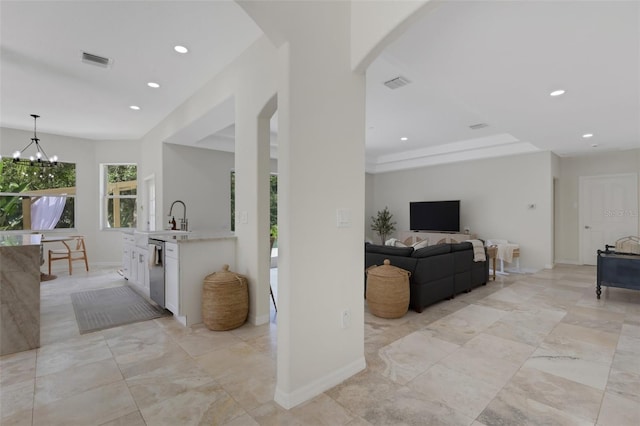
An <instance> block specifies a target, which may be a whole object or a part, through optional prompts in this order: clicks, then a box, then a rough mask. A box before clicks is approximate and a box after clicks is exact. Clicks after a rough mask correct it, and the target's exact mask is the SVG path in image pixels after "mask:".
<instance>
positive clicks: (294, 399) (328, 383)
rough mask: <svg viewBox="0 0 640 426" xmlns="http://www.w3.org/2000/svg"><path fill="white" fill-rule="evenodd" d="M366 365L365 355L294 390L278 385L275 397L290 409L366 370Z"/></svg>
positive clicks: (284, 406) (279, 402)
mask: <svg viewBox="0 0 640 426" xmlns="http://www.w3.org/2000/svg"><path fill="white" fill-rule="evenodd" d="M366 366H367V363H366V361H365V360H364V357H360V358H359V359H357V360H355V361H354V362H352V363H351V364H348V365H345V366H344V367H342V368H340V369H338V370H336V371H334V372H332V373H331V374H328V375H326V376H324V377H320V378H319V379H317V380H314V381H313V382H311V383H309V384H308V385H305V386H303V387H302V388H300V389H298V390H295V391H293V392H284V391H283V390H282V389H280V388H279V387H276V394H275V396H274V398H273V399H274V401H275V402H277V403H278V404H279V405H281V406H282V407H283V408H285V409H287V410H289V409H291V408H293V407H295V406H296V405H299V404H302V403H303V402H305V401H308V400H310V399H311V398H313V397H315V396H318V395H320V394H321V393H322V392H324V391H326V390H327V389H331V388H332V387H334V386H335V385H337V384H340V383H342V382H343V381H345V380H346V379H348V378H349V377H351V376H353V375H354V374H356V373H358V372H360V371H362V370H364V369H365V368H366Z"/></svg>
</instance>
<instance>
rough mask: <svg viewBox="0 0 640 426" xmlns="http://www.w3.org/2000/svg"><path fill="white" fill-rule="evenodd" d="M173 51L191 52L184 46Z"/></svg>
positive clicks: (176, 47)
mask: <svg viewBox="0 0 640 426" xmlns="http://www.w3.org/2000/svg"><path fill="white" fill-rule="evenodd" d="M173 50H175V51H176V52H178V53H187V52H188V51H189V49H187V48H186V47H184V46H174V47H173Z"/></svg>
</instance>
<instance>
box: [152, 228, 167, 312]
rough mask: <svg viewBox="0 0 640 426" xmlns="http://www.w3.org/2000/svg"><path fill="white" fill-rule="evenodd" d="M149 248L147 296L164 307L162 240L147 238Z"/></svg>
mask: <svg viewBox="0 0 640 426" xmlns="http://www.w3.org/2000/svg"><path fill="white" fill-rule="evenodd" d="M149 248H151V249H152V250H150V251H149V256H150V259H149V297H151V300H153V301H154V302H156V303H157V304H158V306H160V307H161V308H164V307H165V301H164V300H165V299H164V241H162V240H155V239H153V238H149Z"/></svg>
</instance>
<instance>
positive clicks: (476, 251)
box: [467, 240, 487, 262]
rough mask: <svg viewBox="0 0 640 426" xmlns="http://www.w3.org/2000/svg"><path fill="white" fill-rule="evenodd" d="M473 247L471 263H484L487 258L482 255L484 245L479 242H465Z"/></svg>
mask: <svg viewBox="0 0 640 426" xmlns="http://www.w3.org/2000/svg"><path fill="white" fill-rule="evenodd" d="M467 241H468V242H470V243H471V245H472V246H473V261H474V262H484V261H486V260H487V257H486V256H485V254H484V243H483V242H482V241H480V240H467Z"/></svg>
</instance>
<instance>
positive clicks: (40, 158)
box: [13, 114, 58, 167]
mask: <svg viewBox="0 0 640 426" xmlns="http://www.w3.org/2000/svg"><path fill="white" fill-rule="evenodd" d="M31 116H32V117H33V137H32V138H31V142H29V145H27V146H25V147H24V149H23V150H22V151H16V152H14V153H13V162H14V163H27V164H29V165H31V166H39V167H55V166H57V165H58V156H57V155H54V156H53V157H51V158H49V157H48V156H47V154H46V153H45V152H44V149H42V146H40V139H38V135H37V134H36V120H37V119H38V117H40V116H39V115H36V114H31ZM34 144H35V146H36V153H35V156H33V155H31V156H29V158H21V156H22V155H23V154H24V152H25V151H26V150H27V149H28V148H29V147H30V146H31V145H34Z"/></svg>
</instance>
